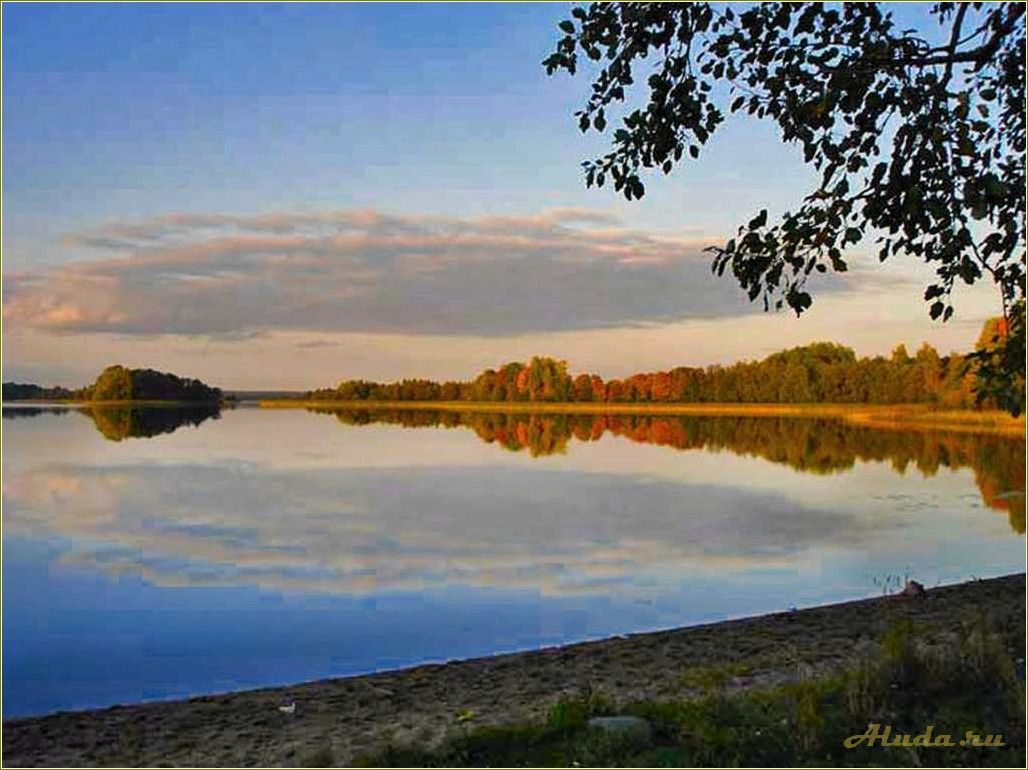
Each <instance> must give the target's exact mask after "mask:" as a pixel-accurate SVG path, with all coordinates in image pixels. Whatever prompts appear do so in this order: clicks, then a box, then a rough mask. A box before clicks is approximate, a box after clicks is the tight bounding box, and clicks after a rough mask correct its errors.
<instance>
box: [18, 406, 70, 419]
mask: <svg viewBox="0 0 1028 770" xmlns="http://www.w3.org/2000/svg"><path fill="white" fill-rule="evenodd" d="M74 410H75V407H71V406H21V405H18V406H12V405H9V404H4V407H3V416H4V417H3V418H4V419H5V420H18V419H21V418H24V417H39V416H40V415H43V414H68V412H72V411H74Z"/></svg>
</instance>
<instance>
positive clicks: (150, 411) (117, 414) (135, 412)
mask: <svg viewBox="0 0 1028 770" xmlns="http://www.w3.org/2000/svg"><path fill="white" fill-rule="evenodd" d="M85 414H87V415H88V416H89V417H90V418H91V419H92V420H93V424H94V425H95V426H96V429H97V430H98V431H100V433H101V434H103V437H104V438H106V439H108V440H110V441H122V440H123V439H126V438H152V437H153V436H159V435H161V434H162V433H173V432H174V431H176V430H178V429H179V428H181V427H183V426H185V425H190V426H193V427H196V426H198V425H200V424H201V423H202V422H204V421H206V420H217V419H218V418H219V417H220V416H221V412H220V410H219V408H218V405H217V404H198V405H188V406H185V405H183V406H175V407H170V408H169V407H153V406H105V407H90V408H89V409H87V410H85Z"/></svg>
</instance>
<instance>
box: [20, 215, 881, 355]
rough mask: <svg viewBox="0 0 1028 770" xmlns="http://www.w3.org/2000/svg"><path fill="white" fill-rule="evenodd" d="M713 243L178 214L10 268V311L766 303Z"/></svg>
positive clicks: (375, 323) (710, 310)
mask: <svg viewBox="0 0 1028 770" xmlns="http://www.w3.org/2000/svg"><path fill="white" fill-rule="evenodd" d="M713 240H716V239H707V240H702V239H698V238H697V237H696V236H691V237H688V238H686V237H673V236H660V235H656V234H652V233H645V232H640V231H636V230H631V229H626V228H624V227H622V226H620V224H619V222H618V221H617V220H616V219H615V218H613V217H612V216H610V215H609V214H606V213H604V212H598V211H591V210H580V209H557V210H551V211H545V212H542V213H539V214H535V215H532V216H486V217H478V218H466V219H462V218H455V217H428V216H416V215H405V216H394V215H388V214H384V213H381V212H378V211H373V210H348V211H329V212H314V213H281V214H263V215H255V216H229V215H220V214H171V215H167V216H163V217H158V218H155V219H152V220H147V221H142V222H135V223H114V224H110V225H108V226H106V227H103V228H101V229H99V230H96V231H93V232H87V233H82V234H78V235H74V236H70V237H68V238H66V239H65V241H66V243H68V244H71V245H74V246H77V247H85V248H88V249H91V250H97V251H100V252H103V256H102V257H101V258H97V259H93V260H86V261H80V262H74V263H70V264H65V265H63V266H60V267H57V268H53V269H48V270H38V271H28V272H21V273H13V274H9V275H7V276H5V279H6V280H5V286H4V291H5V297H4V311H3V312H4V319H5V321H7V322H8V323H11V324H12V325H14V326H22V327H27V328H34V329H38V330H46V331H55V332H112V333H118V334H128V335H152V334H168V333H172V334H187V335H237V336H246V335H252V334H257V333H261V332H268V331H317V332H370V333H379V334H381V333H401V334H410V333H421V334H442V335H453V334H475V335H486V336H496V335H512V334H520V333H530V332H539V331H560V330H565V331H567V330H583V329H602V328H612V327H619V326H632V325H646V324H651V323H664V322H669V321H673V320H682V319H690V318H717V317H730V316H737V315H741V314H746V313H752V312H756V310H757V308H756V307H755V306H753V305H751V304H749V303H748V302H746V301H745V299H744V297H743V296H742V293H741V292H740V291H739V289H738V288H737V287H736V286H735V285H734V283H733V282H732V281H731V280H728V279H716V278H715V277H713V276H712V275H711V274H710V269H709V262H710V261H709V258H708V256H707V255H705V254H703V252H702V249H703V247H704V246H706V245H708V244H709V243H710V242H712V241H713ZM860 280H861V279H860V278H859V277H858V278H857V279H856V284H859V283H860ZM831 285H832V287H834V288H835V289H840V288H842V289H844V288H847V287H852V286H854V285H855V283H854V279H852V278H851V279H850V280H849V282H848V283H847V282H846V281H845V280H836V281H833V282H832V284H831Z"/></svg>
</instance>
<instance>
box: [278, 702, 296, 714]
mask: <svg viewBox="0 0 1028 770" xmlns="http://www.w3.org/2000/svg"><path fill="white" fill-rule="evenodd" d="M278 710H279V711H280V712H282V713H283V714H295V713H296V701H293V702H292V703H290V704H289V705H288V706H279V707H278Z"/></svg>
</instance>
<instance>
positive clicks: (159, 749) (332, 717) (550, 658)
mask: <svg viewBox="0 0 1028 770" xmlns="http://www.w3.org/2000/svg"><path fill="white" fill-rule="evenodd" d="M978 612H980V613H982V614H984V615H985V616H987V617H988V618H989V620H990V622H991V623H992V624H993V625H994V626H996V627H997V628H998V629H1000V630H1002V631H1003V632H1004V633H1005V635H1007V636H1008V638H1011V639H1014V640H1019V644H1020V645H1021V648H1022V649H1023V640H1024V629H1025V576H1024V574H1018V575H1010V576H1006V577H1001V578H994V579H989V580H980V581H973V582H969V583H964V584H960V585H953V586H945V587H940V588H935V589H931V590H929V591H928V592H927V593H926V594H925V595H924V596H923V597H919V598H902V597H897V596H885V597H879V598H872V599H866V600H860V601H853V602H846V603H841V604H835V605H828V606H824V607H816V608H811V609H803V610H799V611H795V612H785V613H776V614H770V615H763V616H759V617H752V618H745V619H740V620H731V621H725V622H721V623H713V624H708V625H702V626H694V627H689V628H681V629H673V630H667V631H658V632H653V633H645V634H635V635H631V636H625V637H614V638H610V639H604V640H600V641H594V642H585V643H581V644H573V645H568V646H564V647H558V648H549V649H542V650H534V651H526V652H519V653H514V654H508V655H499V656H495V657H486V658H478V659H473V660H465V661H456V662H448V663H444V664H435V665H424V666H418V667H415V668H409V669H404V670H399V671H390V672H382V673H377V674H369V675H364V676H354V677H347V678H339V679H330V680H324V681H318V682H309V683H303V684H297V685H293V686H288V687H276V688H266V689H260V690H251V691H246V692H237V693H227V694H222V695H212V696H205V697H198V698H193V699H189V700H182V701H170V702H158V703H144V704H138V705H131V706H115V707H112V708H106V709H98V710H92V711H81V712H72V713H57V714H52V715H48V716H42V717H32V718H26V719H16V720H11V721H8V722H5V723H4V725H3V760H4V765H5V766H7V767H30V766H37V767H38V766H104V765H107V766H112V765H113V766H126V765H145V766H198V765H199V766H281V765H284V766H290V765H293V766H295V765H297V764H299V763H300V762H301V761H302V759H303V757H304V755H305V754H307V753H309V752H310V751H311V750H312V748H314V747H317V746H326V745H328V746H331V751H332V755H333V757H334V758H335V762H336V763H342V764H346V763H348V762H351V761H352V760H353V758H354V757H355V756H358V755H359V754H361V753H363V752H369V751H374V750H376V749H378V748H380V747H381V746H383V745H384V744H385V743H387V742H394V743H403V742H407V743H410V742H416V743H418V744H420V745H430V744H433V743H435V742H437V741H439V740H441V739H442V737H444V736H445V735H446V734H447V733H448V732H449V731H453V730H455V729H461V727H462V725H467V724H470V725H487V724H502V723H508V722H513V721H519V720H526V719H529V720H531V719H537V718H541V717H542V715H543V714H544V713H545V712H546V709H547V708H548V707H549V706H550V705H552V703H553V702H554V701H555V700H556V699H557V698H558V697H560V696H561V695H562V694H576V693H581V692H583V691H585V690H586V689H587V688H597V687H598V688H602V690H603V691H605V692H606V693H608V694H609V695H610V696H611V697H613V698H614V699H615V700H619V701H621V700H632V699H637V698H661V697H667V698H682V697H688V696H689V695H690V694H691V690H690V688H691V687H692V686H693V685H690V676H689V673H690V671H696V670H702V669H704V668H709V667H716V666H725V665H736V664H745V665H746V667H747V669H748V671H747V674H746V675H745V676H738V677H734V678H733V679H730V680H729V687H730V688H760V687H767V686H771V685H774V684H778V683H781V682H783V681H788V680H790V679H795V678H798V677H803V676H809V675H810V674H811V673H816V672H819V671H825V670H829V669H832V668H834V667H837V666H839V665H841V664H845V663H847V662H850V661H852V660H854V658H855V657H856V656H858V655H859V654H860V652H861V650H862V649H870V647H871V646H873V645H874V643H875V640H876V639H878V638H879V637H880V635H881V634H882V633H883V632H884V631H885V630H886V629H887V628H889V626H890V625H892V624H893V623H895V622H896V621H897V620H900V619H903V618H908V619H910V620H912V621H913V622H914V623H915V625H916V627H917V629H918V631H919V632H920V633H925V634H928V635H930V636H932V635H941V636H946V635H950V634H952V633H953V632H955V631H956V630H957V629H959V628H960V625H961V623H962V622H963V621H965V620H966V619H967V618H968V617H969V616H970V615H972V614H975V613H978ZM294 702H295V704H296V709H295V713H292V714H283V713H281V712H280V711H279V708H278V707H279V706H280V705H283V704H289V703H294ZM458 715H460V716H458Z"/></svg>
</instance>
